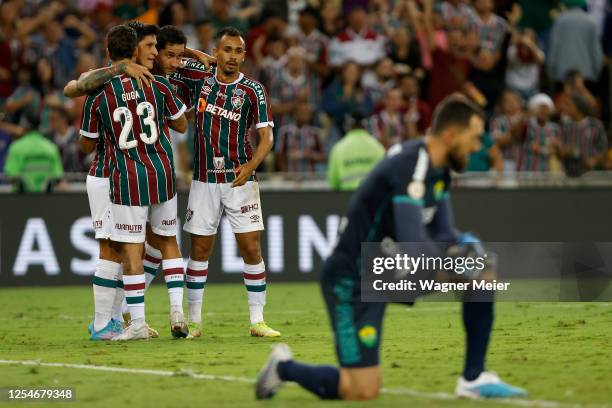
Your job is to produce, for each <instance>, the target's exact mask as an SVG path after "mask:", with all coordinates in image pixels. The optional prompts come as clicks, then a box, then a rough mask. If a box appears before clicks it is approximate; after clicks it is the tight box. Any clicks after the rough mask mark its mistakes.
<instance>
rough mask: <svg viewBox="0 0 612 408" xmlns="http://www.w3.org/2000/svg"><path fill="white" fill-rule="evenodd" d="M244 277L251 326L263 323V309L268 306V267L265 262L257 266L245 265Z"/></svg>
mask: <svg viewBox="0 0 612 408" xmlns="http://www.w3.org/2000/svg"><path fill="white" fill-rule="evenodd" d="M242 276H243V278H244V286H245V287H246V290H247V297H248V300H249V317H250V320H251V324H255V323H259V322H263V321H264V317H263V309H264V305H265V304H266V265H265V264H264V262H263V261H261V262H260V263H258V264H257V265H249V264H246V263H245V264H244V273H243V274H242Z"/></svg>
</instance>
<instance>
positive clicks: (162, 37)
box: [157, 25, 187, 50]
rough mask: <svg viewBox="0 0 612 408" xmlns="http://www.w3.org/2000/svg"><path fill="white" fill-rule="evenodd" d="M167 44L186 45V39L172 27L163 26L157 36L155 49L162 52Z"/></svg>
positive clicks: (179, 31) (177, 29) (178, 30)
mask: <svg viewBox="0 0 612 408" xmlns="http://www.w3.org/2000/svg"><path fill="white" fill-rule="evenodd" d="M168 44H178V45H185V44H187V37H185V34H184V33H183V32H182V31H181V30H180V29H179V28H177V27H175V26H173V25H167V26H163V27H162V28H160V29H159V33H158V34H157V49H158V50H163V49H164V48H166V46H167V45H168Z"/></svg>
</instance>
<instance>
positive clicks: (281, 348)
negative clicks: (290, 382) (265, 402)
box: [255, 343, 293, 399]
mask: <svg viewBox="0 0 612 408" xmlns="http://www.w3.org/2000/svg"><path fill="white" fill-rule="evenodd" d="M292 358H293V354H292V353H291V349H290V348H289V346H288V345H286V344H285V343H280V344H276V345H275V346H273V347H272V352H271V353H270V356H269V357H268V361H266V364H264V366H263V367H262V368H261V370H260V371H259V374H258V375H257V381H256V382H255V397H256V398H257V399H266V398H272V397H273V396H274V395H276V392H277V391H278V389H279V388H280V387H281V386H282V385H283V380H281V378H280V376H279V375H278V363H280V362H283V361H289V360H291V359H292Z"/></svg>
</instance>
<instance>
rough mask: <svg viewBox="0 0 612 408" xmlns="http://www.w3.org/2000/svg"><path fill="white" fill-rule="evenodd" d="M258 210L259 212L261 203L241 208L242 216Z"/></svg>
mask: <svg viewBox="0 0 612 408" xmlns="http://www.w3.org/2000/svg"><path fill="white" fill-rule="evenodd" d="M256 210H259V203H255V204H248V205H243V206H242V207H240V212H241V213H242V214H244V213H248V212H251V211H256Z"/></svg>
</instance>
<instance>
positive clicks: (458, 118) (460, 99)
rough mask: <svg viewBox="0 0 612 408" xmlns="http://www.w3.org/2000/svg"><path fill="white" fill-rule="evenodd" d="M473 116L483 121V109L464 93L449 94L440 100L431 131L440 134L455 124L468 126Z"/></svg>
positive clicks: (462, 126) (463, 126)
mask: <svg viewBox="0 0 612 408" xmlns="http://www.w3.org/2000/svg"><path fill="white" fill-rule="evenodd" d="M472 116H477V117H479V118H481V119H482V120H483V121H484V118H485V114H484V112H483V111H482V109H481V108H480V107H478V106H477V105H476V104H474V102H472V101H470V100H469V99H468V98H467V97H465V96H463V95H451V96H448V97H446V98H445V99H444V100H442V102H440V104H439V105H438V106H437V107H436V110H435V111H434V113H433V119H432V122H431V133H433V134H434V135H436V134H440V133H441V132H444V131H445V130H446V129H448V128H451V127H454V126H458V127H461V128H466V127H468V126H469V125H470V119H471V118H472Z"/></svg>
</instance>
